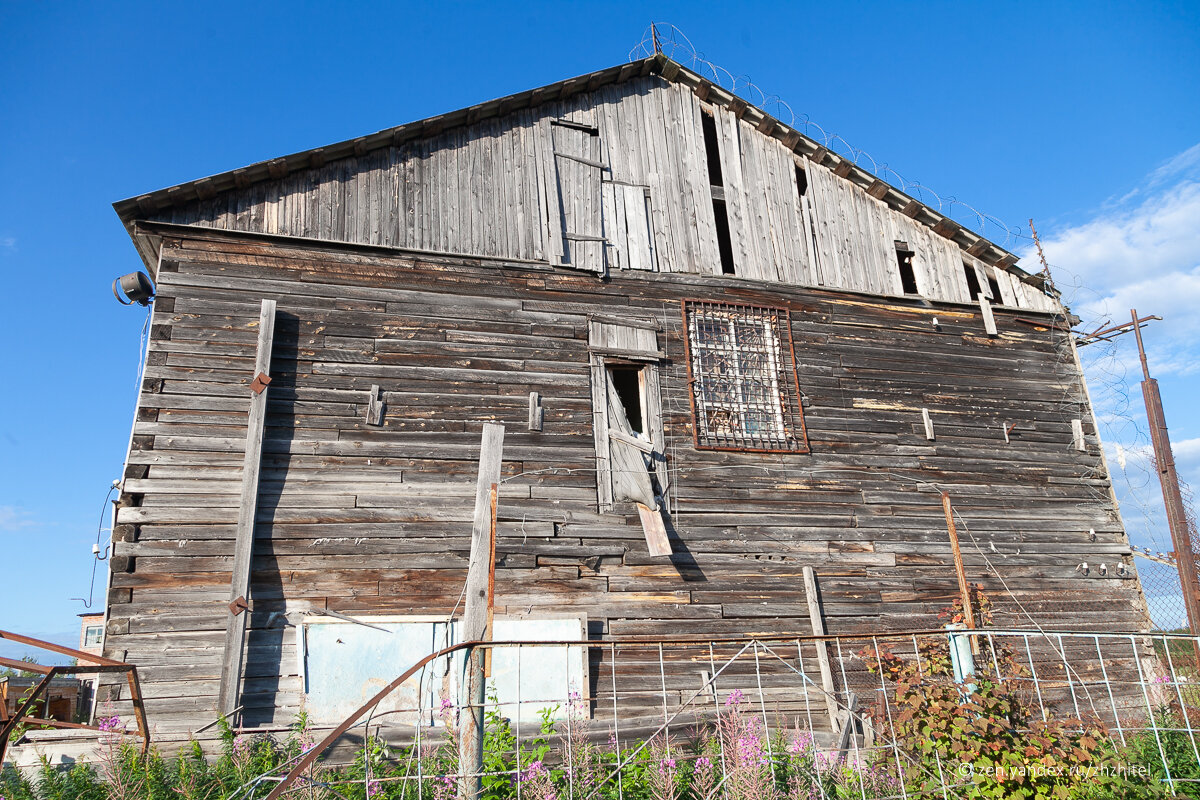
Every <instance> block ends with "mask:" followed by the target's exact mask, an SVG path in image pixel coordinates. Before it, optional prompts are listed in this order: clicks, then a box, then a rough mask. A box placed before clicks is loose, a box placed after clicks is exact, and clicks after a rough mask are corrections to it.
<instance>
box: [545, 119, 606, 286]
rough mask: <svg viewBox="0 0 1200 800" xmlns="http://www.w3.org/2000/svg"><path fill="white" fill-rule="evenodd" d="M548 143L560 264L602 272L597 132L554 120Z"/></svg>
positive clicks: (601, 227)
mask: <svg viewBox="0 0 1200 800" xmlns="http://www.w3.org/2000/svg"><path fill="white" fill-rule="evenodd" d="M550 141H551V144H552V145H553V150H554V175H555V180H556V183H557V188H558V198H557V199H558V212H559V213H558V218H559V221H560V224H561V235H562V264H563V265H564V266H570V267H575V268H577V269H586V270H590V271H592V272H604V271H605V260H604V258H605V238H604V223H603V214H602V211H601V196H600V194H601V192H600V182H601V174H602V171H603V169H604V164H603V163H601V161H600V157H601V156H600V131H599V130H598V129H597V128H595V127H592V126H590V125H587V124H584V123H579V122H572V121H570V120H565V119H558V120H553V121H552V122H551V123H550ZM552 216H553V215H552Z"/></svg>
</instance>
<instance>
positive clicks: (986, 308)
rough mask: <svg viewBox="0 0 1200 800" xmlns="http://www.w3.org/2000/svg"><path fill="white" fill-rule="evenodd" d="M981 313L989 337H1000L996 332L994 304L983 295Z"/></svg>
mask: <svg viewBox="0 0 1200 800" xmlns="http://www.w3.org/2000/svg"><path fill="white" fill-rule="evenodd" d="M979 311H980V313H981V314H983V329H984V330H985V331H987V335H988V336H996V335H998V331H997V330H996V317H995V316H994V315H993V314H992V304H991V303H990V302H988V299H987V298H986V297H984V296H983V295H982V294H981V295H979Z"/></svg>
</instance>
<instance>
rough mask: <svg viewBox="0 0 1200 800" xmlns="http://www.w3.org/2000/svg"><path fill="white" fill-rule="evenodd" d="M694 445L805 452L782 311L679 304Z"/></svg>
mask: <svg viewBox="0 0 1200 800" xmlns="http://www.w3.org/2000/svg"><path fill="white" fill-rule="evenodd" d="M683 311H684V323H685V326H686V328H687V343H688V371H689V375H688V377H689V383H690V384H691V387H692V410H693V414H694V422H695V426H694V430H695V441H696V446H697V447H700V448H706V449H714V450H750V451H760V452H783V453H807V452H808V451H809V450H808V438H807V436H806V434H805V430H804V416H803V413H802V411H801V408H800V390H799V385H798V381H797V380H796V359H795V352H794V349H793V347H792V332H791V319H790V317H789V315H788V312H787V309H783V308H762V307H759V306H745V305H733V304H728V303H708V302H696V301H685V302H684V304H683Z"/></svg>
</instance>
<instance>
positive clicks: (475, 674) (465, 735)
mask: <svg viewBox="0 0 1200 800" xmlns="http://www.w3.org/2000/svg"><path fill="white" fill-rule="evenodd" d="M503 453H504V426H503V425H497V424H495V423H491V422H489V423H485V424H484V426H483V440H482V444H481V446H480V450H479V477H478V480H477V481H476V484H475V516H474V521H473V522H472V525H471V557H470V561H469V563H468V565H467V587H466V596H467V600H466V610H465V612H464V613H463V629H462V640H463V641H464V642H476V641H481V640H483V639H485V638H490V636H491V631H490V624H489V623H490V622H491V605H492V587H493V585H494V580H495V578H494V575H495V572H494V570H495V566H494V564H495V552H496V550H495V537H496V500H495V498H496V494H497V490H498V487H499V484H500V461H501V457H502V456H503ZM464 669H465V670H466V675H465V676H464V678H465V680H464V682H463V685H464V686H465V688H466V698H465V702H464V703H463V704H462V713H461V715H460V717H459V719H460V722H459V728H458V774H459V778H458V797H459V800H477V798H478V797H479V795H480V792H481V791H482V789H483V783H482V776H481V775H480V773H481V772H482V771H483V704H484V700H485V697H484V652H483V649H482V648H478V647H473V648H471V649H469V650H468V651H467V655H466V659H465V662H464Z"/></svg>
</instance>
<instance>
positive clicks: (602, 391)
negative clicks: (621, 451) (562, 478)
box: [590, 323, 613, 513]
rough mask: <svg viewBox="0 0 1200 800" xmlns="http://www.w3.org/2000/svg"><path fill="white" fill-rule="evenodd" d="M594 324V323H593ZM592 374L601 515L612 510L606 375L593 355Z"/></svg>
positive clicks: (593, 414)
mask: <svg viewBox="0 0 1200 800" xmlns="http://www.w3.org/2000/svg"><path fill="white" fill-rule="evenodd" d="M593 324H594V323H593ZM590 360H591V373H592V433H593V435H594V437H595V440H596V498H597V502H598V507H599V510H600V512H601V513H604V512H606V511H611V510H612V504H613V495H612V475H611V470H612V466H611V462H610V460H609V453H608V374H607V373H606V371H605V369H604V360H603V359H602V358H601V357H600V356H598V355H595V354H593V355H592V356H591V357H590Z"/></svg>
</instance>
